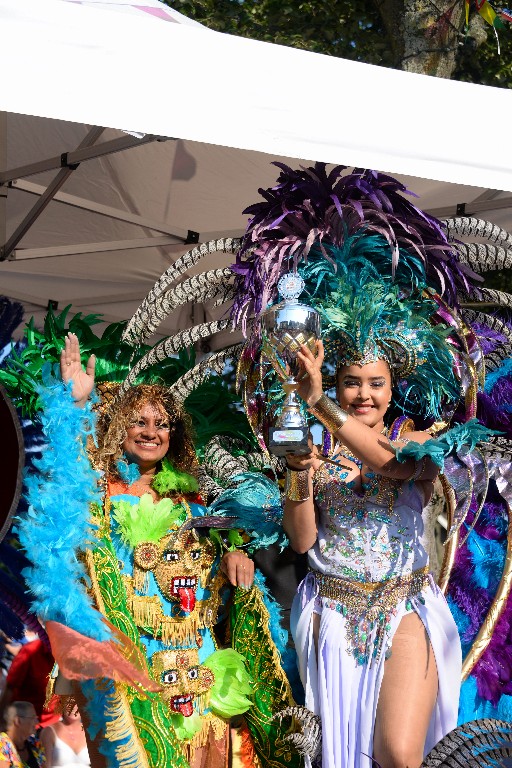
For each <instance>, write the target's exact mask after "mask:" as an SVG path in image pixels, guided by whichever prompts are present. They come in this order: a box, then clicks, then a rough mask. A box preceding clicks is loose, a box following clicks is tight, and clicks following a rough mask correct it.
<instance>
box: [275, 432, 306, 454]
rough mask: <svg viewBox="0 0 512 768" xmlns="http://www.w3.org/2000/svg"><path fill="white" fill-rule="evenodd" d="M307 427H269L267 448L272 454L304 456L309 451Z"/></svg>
mask: <svg viewBox="0 0 512 768" xmlns="http://www.w3.org/2000/svg"><path fill="white" fill-rule="evenodd" d="M308 437H309V428H308V427H293V428H290V427H288V428H283V427H271V428H270V429H269V431H268V448H269V451H270V453H273V454H274V456H286V454H287V453H293V454H294V455H295V456H305V455H307V454H308V453H311V446H310V445H309V442H308Z"/></svg>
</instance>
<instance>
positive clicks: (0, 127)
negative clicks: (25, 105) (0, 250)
mask: <svg viewBox="0 0 512 768" xmlns="http://www.w3.org/2000/svg"><path fill="white" fill-rule="evenodd" d="M6 168H7V113H6V112H0V174H1V173H2V171H4V170H5V169H6ZM6 237H7V187H6V186H4V185H0V243H5V240H6Z"/></svg>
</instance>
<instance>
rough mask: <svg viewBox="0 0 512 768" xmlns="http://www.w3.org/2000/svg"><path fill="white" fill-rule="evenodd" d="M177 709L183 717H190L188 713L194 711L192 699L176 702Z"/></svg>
mask: <svg viewBox="0 0 512 768" xmlns="http://www.w3.org/2000/svg"><path fill="white" fill-rule="evenodd" d="M178 709H179V711H180V712H181V714H182V715H183V717H190V715H191V714H192V712H193V711H194V707H193V705H192V701H185V702H183V704H178Z"/></svg>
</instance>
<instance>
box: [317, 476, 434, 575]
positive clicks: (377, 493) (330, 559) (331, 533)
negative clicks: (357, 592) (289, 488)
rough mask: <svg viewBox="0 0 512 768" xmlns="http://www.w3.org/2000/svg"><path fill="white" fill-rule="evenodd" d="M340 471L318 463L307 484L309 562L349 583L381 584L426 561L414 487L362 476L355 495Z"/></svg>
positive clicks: (420, 503) (420, 504) (419, 503)
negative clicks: (312, 535) (311, 520)
mask: <svg viewBox="0 0 512 768" xmlns="http://www.w3.org/2000/svg"><path fill="white" fill-rule="evenodd" d="M346 474H347V473H346V472H344V471H343V470H342V469H341V468H339V467H337V466H334V465H332V464H323V465H322V466H321V467H320V469H318V470H317V472H316V473H315V476H314V480H313V486H314V498H315V504H316V508H317V514H318V538H317V541H316V543H315V544H314V546H313V547H312V548H311V549H310V550H309V554H308V556H309V564H310V566H311V568H313V569H314V570H316V571H319V572H320V573H324V574H330V575H333V576H338V577H340V578H344V579H349V580H351V581H360V582H367V581H382V580H384V579H388V578H391V577H396V576H403V575H405V574H409V573H412V571H415V570H417V569H418V568H423V567H424V566H425V565H427V563H428V555H427V552H426V550H425V548H424V546H423V541H422V539H423V534H424V524H423V518H422V511H423V500H422V498H421V495H420V493H419V492H418V490H417V488H416V487H415V486H413V485H412V486H410V485H409V484H408V483H401V482H398V481H394V480H388V479H386V478H383V477H380V476H373V475H367V477H366V481H367V482H366V483H365V485H364V487H363V489H362V490H361V492H360V493H358V492H356V491H355V490H354V488H353V485H352V484H351V483H347V482H346V481H345V478H346Z"/></svg>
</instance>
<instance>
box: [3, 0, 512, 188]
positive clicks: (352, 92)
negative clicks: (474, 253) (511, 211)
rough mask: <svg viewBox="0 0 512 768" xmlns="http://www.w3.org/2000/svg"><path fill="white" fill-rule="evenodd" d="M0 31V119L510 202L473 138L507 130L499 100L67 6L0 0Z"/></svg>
mask: <svg viewBox="0 0 512 768" xmlns="http://www.w3.org/2000/svg"><path fill="white" fill-rule="evenodd" d="M114 5H115V3H114ZM129 5H130V4H129ZM133 5H135V3H133ZM141 5H143V3H141ZM0 23H1V28H2V54H3V60H4V62H11V63H12V65H11V66H10V67H9V72H8V76H7V77H4V78H3V82H2V93H1V100H0V108H1V109H3V110H4V111H6V112H16V113H22V114H32V115H40V116H43V117H49V118H58V119H61V120H68V121H72V122H77V123H86V124H88V125H103V126H107V127H110V128H122V129H125V130H133V131H139V132H142V133H149V134H153V135H160V136H167V137H178V138H182V139H189V140H193V141H200V142H207V143H209V144H218V145H221V146H230V147H237V148H241V149H252V150H256V151H261V152H267V153H269V154H275V155H288V156H292V157H296V158H301V157H314V158H315V159H316V160H322V161H325V162H331V163H342V164H346V165H358V166H362V167H366V168H377V169H379V170H382V171H387V172H392V173H406V174H410V175H414V176H420V177H423V178H432V179H437V180H441V181H455V182H459V183H464V184H473V185H475V186H482V187H486V188H493V189H501V190H509V191H512V156H511V155H510V153H506V152H497V151H494V148H492V147H491V148H489V146H488V142H486V141H481V140H480V137H479V136H478V135H475V131H474V130H472V126H474V124H475V111H477V112H478V114H480V115H482V114H483V115H486V116H487V117H488V118H491V119H492V116H493V115H494V116H495V117H496V119H498V117H500V118H503V117H505V122H506V118H507V114H508V115H509V116H510V113H511V109H512V93H511V92H510V91H507V90H504V89H497V88H490V87H484V86H477V85H472V84H468V83H461V82H456V81H451V80H442V79H440V78H434V77H427V76H424V75H416V74H412V73H407V72H400V71H397V70H392V69H385V68H382V67H376V66H371V65H368V64H362V63H358V62H351V61H347V60H344V59H338V58H335V57H330V56H324V55H321V54H315V53H310V52H308V51H301V50H296V49H293V48H287V47H284V46H279V45H273V44H270V43H263V42H260V41H256V40H248V39H244V38H239V37H235V36H233V35H224V34H221V33H218V32H213V31H211V30H208V29H205V28H204V27H202V26H197V25H189V24H180V23H177V24H173V23H165V22H164V21H163V20H162V19H161V18H158V17H155V16H154V15H151V14H149V13H138V14H137V13H119V12H116V11H115V10H111V11H110V10H105V9H104V8H102V9H99V8H95V7H91V5H85V4H81V3H80V4H78V3H74V2H68V1H67V0H44V2H41V0H23V2H19V0H0ZM32 62H35V63H36V65H35V66H34V65H32Z"/></svg>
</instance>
